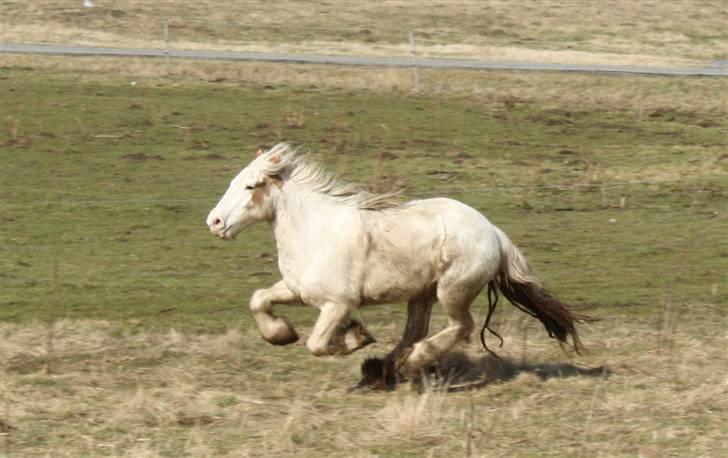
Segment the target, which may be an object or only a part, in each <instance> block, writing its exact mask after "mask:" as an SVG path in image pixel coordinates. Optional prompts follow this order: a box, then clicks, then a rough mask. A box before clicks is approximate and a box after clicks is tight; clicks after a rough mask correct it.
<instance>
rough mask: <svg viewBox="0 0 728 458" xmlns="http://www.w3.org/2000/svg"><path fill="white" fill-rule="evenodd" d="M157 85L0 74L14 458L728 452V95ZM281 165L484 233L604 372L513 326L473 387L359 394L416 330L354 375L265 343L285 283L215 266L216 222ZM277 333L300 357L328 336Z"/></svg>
mask: <svg viewBox="0 0 728 458" xmlns="http://www.w3.org/2000/svg"><path fill="white" fill-rule="evenodd" d="M98 62H101V64H98ZM119 63H121V65H124V66H126V68H120V69H118V70H114V66H115V65H118V64H119ZM86 65H98V67H97V70H98V71H97V72H96V73H94V74H93V76H89V75H88V73H87V72H84V71H82V70H80V69H81V68H83V67H84V66H86ZM160 66H161V64H160V63H159V62H157V61H151V60H147V61H138V60H128V61H127V60H123V61H120V60H113V59H109V60H94V61H89V60H83V59H68V58H60V59H55V60H49V59H47V58H43V59H39V58H24V57H12V58H11V57H10V56H3V68H2V73H1V74H0V78H2V79H1V80H0V82H1V83H2V84H1V85H0V97H2V131H1V133H2V137H1V138H0V142H1V145H2V148H1V149H0V160H1V161H2V162H1V165H2V167H1V169H0V178H1V180H2V181H1V185H2V186H1V187H0V197H1V198H2V207H1V208H0V217H1V218H2V234H1V236H2V238H1V239H0V240H1V243H0V263H1V264H0V266H2V270H1V271H0V275H2V277H0V278H1V279H2V296H1V297H0V301H1V303H0V307H1V308H0V312H1V313H2V316H1V318H2V321H1V323H2V340H1V341H0V343H1V347H0V350H1V351H2V358H1V360H0V371H1V372H0V383H2V401H1V404H0V407H1V410H0V420H1V422H0V439H1V440H2V453H3V454H4V455H6V456H45V455H49V454H50V455H53V456H135V457H137V456H173V455H187V456H266V455H275V456H329V455H335V456H352V455H357V456H375V455H379V456H428V455H429V456H442V455H452V454H455V455H464V456H493V455H497V456H513V455H520V456H534V455H539V456H541V455H545V456H549V455H571V456H584V455H588V456H624V455H632V456H634V455H641V456H655V457H657V456H665V455H694V456H720V455H724V454H725V453H726V452H728V444H727V443H726V440H725V434H724V433H725V430H726V427H727V426H728V422H727V415H728V403H727V402H726V399H728V398H727V397H726V394H728V378H727V377H726V363H728V361H727V358H726V352H725V350H726V344H727V343H728V342H726V334H725V329H726V324H727V323H726V305H728V291H727V290H726V258H727V257H728V247H726V239H725V228H726V204H725V202H726V195H727V194H728V179H727V178H728V174H727V172H728V170H727V169H728V161H727V159H728V157H727V156H726V152H725V133H726V131H727V130H728V123H727V122H726V120H725V99H724V94H725V92H724V90H725V82H724V81H723V80H721V79H684V78H645V77H622V76H612V77H605V76H589V75H561V74H558V75H554V74H551V75H538V74H532V75H528V76H523V75H518V74H510V73H487V72H484V73H469V72H441V73H437V72H432V73H426V74H425V76H424V83H425V85H424V87H425V88H429V89H427V90H426V91H425V92H424V93H423V94H421V95H419V96H414V95H412V94H411V93H410V92H409V91H407V90H406V89H407V88H408V87H409V86H406V85H405V84H404V83H403V84H399V83H397V81H400V80H401V81H405V78H406V77H405V76H402V75H405V73H398V72H382V71H380V73H379V74H377V72H376V71H375V70H365V69H360V70H356V71H361V74H360V75H363V78H365V79H366V78H368V79H369V80H370V81H375V82H378V83H377V84H372V85H371V87H369V88H363V87H361V82H356V81H357V77H356V73H355V72H356V71H355V70H350V69H336V68H322V69H314V68H311V67H294V66H286V67H284V66H275V65H265V66H256V65H241V66H238V67H233V66H232V65H227V64H217V66H215V65H212V64H210V65H209V66H206V64H202V63H200V64H199V67H200V68H197V69H193V67H195V65H192V64H190V63H185V64H180V67H178V72H177V73H175V75H174V77H173V78H172V79H164V78H161V77H160V74H159V70H158V69H159V68H160ZM117 68H118V67H117ZM134 68H136V69H138V74H137V75H139V74H141V76H142V77H141V78H135V79H134V80H133V81H134V83H135V84H134V85H132V84H130V83H131V81H132V79H131V76H132V75H133V74H134V73H135V70H134ZM337 71H338V72H339V73H340V75H341V76H340V77H339V78H338V79H337V78H334V79H333V80H331V81H329V82H323V83H319V84H316V85H314V83H313V82H312V81H314V80H317V81H327V80H326V78H323V77H322V75H323V76H326V75H332V74H334V73H336V72H337ZM145 72H146V73H145ZM185 72H187V73H185ZM211 72H212V73H211ZM215 72H217V73H215ZM316 72H322V73H320V74H316ZM210 74H215V75H218V76H215V77H214V78H208V76H209V75H210ZM269 74H270V75H273V76H272V77H271V79H273V81H269V78H268V75H269ZM428 83H429V84H428ZM471 88H479V89H480V90H479V91H471V90H470V89H471ZM281 140H288V141H292V142H295V143H298V144H301V145H303V146H304V147H305V148H310V149H311V152H312V157H313V158H315V159H317V160H319V161H321V162H323V163H325V164H326V165H327V167H328V168H329V169H331V170H333V171H336V172H338V173H340V174H341V175H343V176H344V177H345V178H346V179H350V180H352V181H358V182H361V183H365V184H368V185H370V186H372V187H373V188H374V189H377V190H387V189H391V188H395V187H396V188H403V189H404V190H405V192H406V193H407V194H408V195H409V196H411V197H428V196H433V195H447V196H451V197H454V198H458V199H460V200H462V201H464V202H466V203H468V204H470V205H472V206H474V207H475V208H477V209H479V210H481V211H483V212H484V213H485V214H486V215H487V216H488V217H489V218H490V219H491V220H492V221H493V222H494V223H496V224H497V225H499V226H500V227H501V228H503V229H504V230H505V231H506V233H508V234H509V235H510V236H511V238H513V240H514V241H515V242H516V243H517V244H518V245H519V246H520V247H521V248H522V249H523V251H524V252H525V254H526V255H527V256H528V257H529V259H530V260H531V261H532V264H533V265H534V267H535V269H536V271H537V272H538V273H539V275H540V276H541V277H542V278H544V280H545V281H546V283H547V285H550V286H551V288H552V289H554V290H555V292H556V293H558V294H559V295H560V296H561V297H562V298H564V299H565V300H566V301H568V302H572V303H575V304H578V305H579V306H580V307H581V310H583V311H585V312H586V313H589V314H591V315H594V316H596V317H599V318H601V321H598V322H596V323H593V324H591V325H589V326H585V327H583V328H582V334H583V340H584V342H585V344H586V345H587V347H588V352H587V353H586V354H585V355H584V356H582V357H576V356H574V355H570V354H564V353H562V352H560V350H559V348H558V346H557V345H555V343H554V342H553V341H551V340H549V339H548V338H547V337H546V336H545V332H544V331H543V329H541V328H540V325H539V324H538V323H536V322H534V321H532V320H531V319H530V318H529V317H527V316H525V315H523V314H519V312H517V311H516V310H514V309H513V308H512V307H510V306H509V305H507V304H505V303H503V304H502V305H501V307H500V308H499V311H498V313H497V314H496V316H495V318H494V319H495V323H496V329H497V330H498V331H499V332H500V334H501V335H504V336H505V337H506V342H505V345H504V347H503V348H502V349H500V350H499V353H500V354H501V355H502V356H504V357H506V358H507V361H508V362H509V363H508V364H499V363H497V361H494V360H492V359H485V360H484V359H483V358H484V356H483V355H482V354H480V353H478V347H479V344H477V338H476V339H474V341H473V343H472V344H471V345H469V346H467V347H466V348H464V351H465V352H466V354H467V355H470V358H472V359H473V361H471V363H470V364H464V362H463V360H462V359H461V360H460V361H459V363H458V364H455V362H453V367H455V368H456V369H457V370H461V371H462V370H467V371H470V372H475V373H476V375H477V373H478V371H481V372H482V371H483V370H484V371H485V372H484V376H487V377H489V379H490V380H491V382H492V383H490V384H489V385H487V386H485V387H484V388H482V389H479V390H475V391H470V392H459V393H444V392H441V391H438V390H435V389H426V390H425V392H424V394H420V393H417V392H415V391H413V390H411V389H410V388H409V387H402V388H401V389H399V390H398V391H396V392H392V393H361V392H357V393H347V392H346V388H347V387H348V386H350V385H351V384H353V383H355V382H356V381H357V379H358V367H359V364H360V363H361V361H362V360H363V358H364V357H365V356H366V355H381V354H383V353H385V352H386V351H388V350H389V349H390V348H391V347H392V346H393V345H394V344H395V343H396V341H397V338H398V337H399V335H400V333H401V329H402V326H403V324H404V319H405V316H404V308H403V307H402V306H401V305H396V306H386V307H385V306H381V307H371V308H367V309H364V310H363V317H364V319H365V320H366V322H367V325H368V327H369V328H371V330H372V331H373V333H374V334H375V336H376V337H377V338H378V339H379V343H377V344H376V345H373V346H372V347H369V348H367V349H366V350H364V351H363V352H362V353H361V354H355V355H352V356H349V357H346V358H321V359H318V358H314V357H313V356H311V355H309V354H308V352H307V351H306V350H305V348H303V347H302V346H300V345H294V346H291V347H286V348H280V347H272V346H269V345H267V344H265V343H263V342H262V341H260V339H259V338H258V337H257V336H256V333H255V330H254V327H253V323H252V320H251V319H250V316H249V314H248V312H247V307H246V303H247V299H248V298H249V296H250V294H251V293H252V291H253V290H254V289H255V288H256V287H260V286H261V285H268V284H270V283H272V282H273V281H275V280H276V279H277V278H278V274H277V270H276V265H275V249H274V245H273V243H272V239H271V236H270V231H269V229H268V228H267V227H265V226H259V227H254V228H251V229H250V230H248V231H246V232H245V233H244V234H241V236H240V237H239V238H238V240H237V241H235V242H233V243H223V242H220V241H218V240H215V239H214V238H212V236H210V235H209V233H208V232H207V229H206V228H205V227H204V218H205V216H206V214H207V211H208V210H209V209H210V208H211V207H212V206H213V205H214V204H215V202H216V200H217V198H218V197H219V195H220V194H221V193H222V192H223V191H224V189H225V187H226V186H227V183H228V181H229V180H230V179H231V178H232V176H234V175H235V174H236V173H237V171H238V170H239V169H240V168H241V167H242V166H244V165H245V164H246V163H247V162H248V161H249V159H250V158H251V156H252V154H253V152H254V151H255V150H257V149H258V148H259V147H264V146H271V145H272V144H274V143H276V142H278V141H281ZM484 303H485V300H484V298H479V299H478V300H476V303H475V304H474V307H473V311H474V312H475V314H476V319H478V320H482V318H483V312H484V310H483V304H484ZM279 310H280V312H281V313H283V314H286V315H287V316H289V317H290V318H291V319H292V321H293V322H294V324H296V326H297V327H298V328H299V330H300V331H302V333H303V334H306V332H307V331H308V329H310V327H311V326H312V324H313V321H314V319H315V313H314V311H313V310H310V309H308V308H305V307H296V306H291V307H279ZM443 324H444V318H443V316H442V315H441V314H440V313H439V310H437V308H436V314H435V316H434V318H433V325H432V329H439V328H441V327H442V325H443ZM489 343H490V344H491V347H495V346H496V341H495V340H494V339H491V341H489ZM456 362H457V361H456ZM600 366H605V367H606V368H607V369H608V373H602V372H600V371H589V370H587V369H585V368H596V367H600ZM481 375H482V373H481Z"/></svg>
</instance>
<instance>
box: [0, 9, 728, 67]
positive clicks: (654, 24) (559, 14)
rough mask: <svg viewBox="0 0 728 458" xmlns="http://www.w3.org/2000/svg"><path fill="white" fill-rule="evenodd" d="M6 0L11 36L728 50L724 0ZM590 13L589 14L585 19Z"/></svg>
mask: <svg viewBox="0 0 728 458" xmlns="http://www.w3.org/2000/svg"><path fill="white" fill-rule="evenodd" d="M95 3H96V5H97V6H96V7H95V8H83V7H81V1H80V0H54V1H35V2H28V1H18V0H16V1H11V0H6V1H4V2H3V3H2V19H1V24H2V39H3V40H4V41H16V42H33V43H37V42H50V43H65V44H70V43H75V44H86V45H101V46H146V47H163V46H164V39H163V32H162V31H163V23H164V21H165V20H168V21H169V26H170V29H169V31H170V38H171V43H172V46H174V47H177V48H180V49H185V48H187V49H190V48H211V49H236V50H249V51H278V52H307V53H325V54H332V53H333V54H365V55H409V43H408V33H409V32H410V31H414V32H415V36H416V42H417V52H418V54H419V55H422V56H433V57H434V56H445V57H450V58H453V57H460V58H481V59H497V60H512V61H532V62H559V63H592V64H593V63H601V64H614V65H617V64H621V65H665V66H667V65H676V66H704V65H708V64H709V63H710V62H712V61H714V60H721V59H723V60H725V59H726V58H728V57H727V56H728V55H727V54H726V48H725V42H726V40H728V33H727V32H726V30H725V24H726V21H728V11H727V10H726V8H725V4H724V3H723V2H721V1H716V0H712V1H705V0H697V1H696V0H671V1H669V2H650V3H645V2H643V1H640V0H604V1H590V0H567V1H553V0H548V1H542V0H524V1H520V2H512V1H476V0H455V1H453V0H438V1H428V2H423V1H410V0H387V1H381V2H368V1H356V0H347V1H346V2H338V1H310V2H305V7H302V4H301V2H300V1H295V0H282V1H276V2H265V1H232V0H196V1H195V2H188V3H187V4H185V5H184V7H181V6H180V4H179V2H171V1H156V0H95ZM585 18H589V20H585Z"/></svg>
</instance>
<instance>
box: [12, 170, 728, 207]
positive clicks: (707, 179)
mask: <svg viewBox="0 0 728 458" xmlns="http://www.w3.org/2000/svg"><path fill="white" fill-rule="evenodd" d="M693 179H694V180H696V181H694V182H689V181H686V179H685V178H682V179H674V180H635V181H615V182H600V183H575V184H551V185H538V186H483V187H476V188H461V187H450V188H438V189H436V190H430V191H424V190H413V191H403V192H402V193H401V195H402V196H405V197H410V198H418V197H432V196H433V195H444V194H473V193H486V192H523V191H575V190H592V191H603V190H612V189H620V188H625V187H632V186H667V185H677V184H685V185H691V186H696V187H698V188H699V187H700V185H702V184H705V183H712V182H725V183H726V184H728V176H700V177H694V178H693ZM2 189H3V191H5V192H6V191H7V190H8V188H6V187H3V188H2ZM15 189H26V188H21V187H18V188H15ZM44 192H46V193H47V192H51V193H53V192H58V193H61V192H64V190H61V189H55V190H49V189H44ZM215 199H216V197H212V198H206V197H205V198H202V197H201V198H188V199H164V198H149V199H148V198H139V199H134V198H131V199H78V200H75V199H67V198H57V199H47V198H45V199H34V200H33V201H32V202H22V203H20V202H18V203H16V202H12V201H8V200H7V198H6V199H5V200H4V201H3V202H1V203H0V208H12V207H28V206H29V205H45V204H64V205H106V204H108V205H118V204H140V205H153V204H177V203H208V204H210V203H212V204H214V203H215V201H216V200H215Z"/></svg>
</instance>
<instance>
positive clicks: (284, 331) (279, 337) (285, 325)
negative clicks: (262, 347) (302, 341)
mask: <svg viewBox="0 0 728 458" xmlns="http://www.w3.org/2000/svg"><path fill="white" fill-rule="evenodd" d="M273 323H274V326H273V329H270V330H268V332H267V333H261V337H263V340H265V341H266V342H268V343H271V344H273V345H290V344H292V343H294V342H297V341H298V333H297V332H296V329H295V328H294V327H293V326H292V325H291V323H290V322H289V321H288V320H287V319H285V318H283V317H278V318H276V319H275V321H274V322H273ZM266 334H267V335H266Z"/></svg>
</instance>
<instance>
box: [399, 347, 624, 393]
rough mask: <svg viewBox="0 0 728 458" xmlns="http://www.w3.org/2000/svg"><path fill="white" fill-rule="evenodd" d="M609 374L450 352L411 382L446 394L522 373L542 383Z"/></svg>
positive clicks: (600, 369) (605, 369)
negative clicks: (558, 379) (440, 390)
mask: <svg viewBox="0 0 728 458" xmlns="http://www.w3.org/2000/svg"><path fill="white" fill-rule="evenodd" d="M611 373H612V371H611V370H610V369H609V368H608V367H606V366H599V367H585V366H577V365H574V364H569V363H536V364H533V363H529V362H527V361H517V360H516V359H514V358H509V357H500V356H497V355H495V354H493V353H485V354H481V355H474V354H466V353H464V352H453V353H451V354H449V355H447V356H446V357H445V358H443V359H442V360H441V361H440V362H439V363H438V365H437V366H435V367H433V368H431V369H430V370H429V372H428V373H427V374H426V375H424V376H423V377H420V378H419V379H418V380H414V381H413V383H414V385H415V386H416V387H418V388H420V389H425V388H427V387H430V388H435V389H444V390H447V391H448V392H455V391H467V390H475V389H480V388H484V387H486V386H488V385H490V384H492V383H497V382H508V381H512V380H515V379H516V378H517V377H519V376H522V374H531V375H533V376H536V377H537V378H538V379H540V380H542V381H544V380H548V379H552V378H567V377H577V376H585V377H601V378H607V377H609V376H610V375H611Z"/></svg>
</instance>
